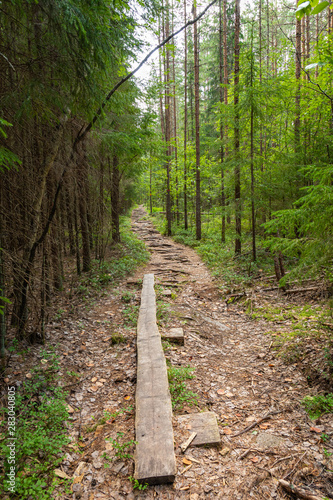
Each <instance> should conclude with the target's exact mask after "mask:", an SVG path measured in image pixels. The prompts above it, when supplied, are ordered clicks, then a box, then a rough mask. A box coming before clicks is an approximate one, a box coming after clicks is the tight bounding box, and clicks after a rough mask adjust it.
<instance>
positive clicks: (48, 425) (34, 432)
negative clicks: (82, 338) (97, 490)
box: [0, 351, 70, 500]
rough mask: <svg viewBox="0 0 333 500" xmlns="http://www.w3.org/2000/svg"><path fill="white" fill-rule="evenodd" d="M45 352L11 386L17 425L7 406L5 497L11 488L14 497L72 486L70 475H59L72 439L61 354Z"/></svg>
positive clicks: (2, 451)
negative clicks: (26, 376)
mask: <svg viewBox="0 0 333 500" xmlns="http://www.w3.org/2000/svg"><path fill="white" fill-rule="evenodd" d="M42 356H43V358H42V359H41V361H40V364H39V365H38V366H37V367H36V368H34V370H32V371H31V376H32V377H31V379H30V380H27V381H25V382H24V383H23V384H22V385H21V386H20V387H18V388H15V389H11V391H9V393H11V392H12V393H14V394H15V408H14V413H15V421H14V424H15V426H14V427H10V426H9V421H10V420H9V419H10V415H11V413H8V411H6V410H4V415H3V416H4V420H2V422H1V426H0V431H1V437H0V455H1V456H2V457H3V458H4V468H3V469H2V470H3V471H4V474H2V475H1V476H0V493H1V490H2V493H3V497H2V498H4V493H5V492H7V493H8V492H10V493H9V495H10V496H9V498H13V499H20V500H24V499H32V498H34V499H35V498H36V499H37V498H38V500H46V499H52V498H54V495H53V492H54V491H55V489H56V488H57V487H58V486H59V485H60V484H62V490H63V489H64V487H65V489H66V488H68V485H69V484H68V480H63V479H60V478H56V477H55V476H54V470H55V469H56V468H57V466H58V465H59V464H60V463H61V462H62V460H63V456H64V453H65V451H64V449H63V448H64V446H65V445H66V444H68V443H69V441H70V440H69V438H68V436H67V433H68V431H67V428H66V425H64V424H65V422H66V421H68V420H69V414H68V410H67V403H66V400H65V397H66V395H67V394H66V393H65V392H63V391H62V389H61V388H60V387H59V386H58V380H59V376H58V374H57V373H58V370H59V365H58V358H57V356H56V355H55V354H54V353H47V352H46V351H44V352H42ZM10 411H13V410H10ZM68 425H69V424H68ZM13 443H15V446H12V445H13ZM11 467H13V468H14V469H12V471H13V472H14V477H15V486H14V487H13V489H10V486H11V483H9V481H8V478H9V476H8V474H9V473H10V472H11ZM0 496H1V495H0Z"/></svg>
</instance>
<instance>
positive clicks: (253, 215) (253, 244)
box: [250, 25, 257, 262]
mask: <svg viewBox="0 0 333 500" xmlns="http://www.w3.org/2000/svg"><path fill="white" fill-rule="evenodd" d="M253 64H254V59H253V25H252V30H251V75H250V82H251V83H250V85H251V118H250V121H251V124H250V129H251V130H250V134H251V148H250V162H251V215H252V260H253V262H255V261H256V260H257V250H256V215H255V205H254V141H253V135H254V126H253V125H254V124H253V118H254V105H253V98H254V95H253V94H254V93H253Z"/></svg>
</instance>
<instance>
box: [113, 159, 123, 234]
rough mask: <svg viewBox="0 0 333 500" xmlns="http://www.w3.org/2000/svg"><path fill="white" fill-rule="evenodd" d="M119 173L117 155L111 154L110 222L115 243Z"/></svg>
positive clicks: (117, 224)
mask: <svg viewBox="0 0 333 500" xmlns="http://www.w3.org/2000/svg"><path fill="white" fill-rule="evenodd" d="M120 179H121V174H120V171H119V160H118V156H117V155H116V154H115V155H113V161H112V184H111V224H112V240H113V241H114V242H115V243H119V241H120V228H119V209H120V205H119V188H120Z"/></svg>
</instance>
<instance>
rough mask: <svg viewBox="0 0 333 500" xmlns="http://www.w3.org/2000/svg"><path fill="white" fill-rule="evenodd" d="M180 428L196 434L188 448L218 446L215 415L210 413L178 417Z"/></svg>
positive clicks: (218, 437) (218, 434)
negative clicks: (205, 445)
mask: <svg viewBox="0 0 333 500" xmlns="http://www.w3.org/2000/svg"><path fill="white" fill-rule="evenodd" d="M178 421H179V423H180V426H181V427H183V428H186V429H189V426H190V430H189V432H191V433H192V432H196V433H197V435H196V437H195V438H194V439H193V441H192V442H191V444H190V446H202V445H204V444H207V445H211V446H216V445H218V444H220V433H219V428H218V425H217V420H216V415H215V413H213V412H211V411H207V412H204V413H191V414H189V415H181V416H180V417H178Z"/></svg>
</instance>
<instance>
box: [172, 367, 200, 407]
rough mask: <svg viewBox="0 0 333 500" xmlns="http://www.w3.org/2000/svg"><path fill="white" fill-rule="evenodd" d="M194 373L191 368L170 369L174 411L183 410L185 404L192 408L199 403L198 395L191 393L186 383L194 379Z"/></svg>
mask: <svg viewBox="0 0 333 500" xmlns="http://www.w3.org/2000/svg"><path fill="white" fill-rule="evenodd" d="M193 371H194V368H191V367H190V366H186V367H185V366H182V367H179V368H176V367H175V366H169V367H168V380H169V389H170V394H171V401H172V407H173V409H174V410H181V409H182V408H183V406H184V404H187V405H190V406H192V405H196V404H197V403H198V395H197V394H195V393H194V392H192V391H189V390H188V389H187V386H186V382H185V380H188V379H193V378H194V375H193Z"/></svg>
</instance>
